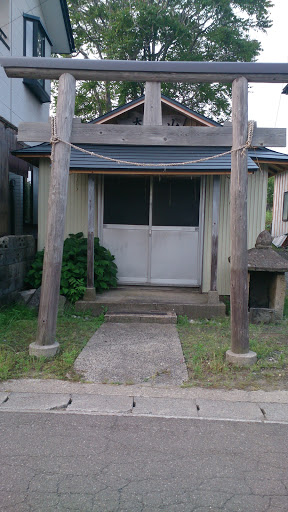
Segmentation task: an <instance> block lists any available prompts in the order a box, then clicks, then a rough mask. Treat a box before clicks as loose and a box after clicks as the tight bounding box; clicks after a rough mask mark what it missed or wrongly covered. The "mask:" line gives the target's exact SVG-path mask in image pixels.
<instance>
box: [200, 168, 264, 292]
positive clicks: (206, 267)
mask: <svg viewBox="0 0 288 512" xmlns="http://www.w3.org/2000/svg"><path fill="white" fill-rule="evenodd" d="M212 180H213V178H212V176H209V177H208V179H207V186H206V205H205V226H204V249H203V284H202V290H203V292H208V291H209V289H210V272H211V225H212V219H211V216H212V192H213V181H212ZM267 180H268V172H267V169H266V168H265V169H264V170H262V171H258V172H256V173H255V174H249V176H248V202H247V209H248V249H250V248H251V247H254V245H255V242H256V238H257V236H258V235H259V233H261V231H263V229H265V212H266V200H267ZM239 229H241V226H239ZM229 256H230V177H228V176H221V180H220V212H219V248H218V270H217V272H218V274H217V286H218V291H219V294H220V295H230V265H229V262H228V257H229Z"/></svg>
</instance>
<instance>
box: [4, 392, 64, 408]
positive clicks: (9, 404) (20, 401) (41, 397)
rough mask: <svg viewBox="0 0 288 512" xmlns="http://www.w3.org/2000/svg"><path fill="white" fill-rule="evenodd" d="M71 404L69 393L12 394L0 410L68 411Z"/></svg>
mask: <svg viewBox="0 0 288 512" xmlns="http://www.w3.org/2000/svg"><path fill="white" fill-rule="evenodd" d="M69 402H70V395H69V394H68V393H66V394H62V393H10V394H9V399H8V400H7V401H6V402H4V403H2V404H0V410H9V411H19V410H22V411H35V410H36V411H51V410H53V409H66V407H67V406H68V404H69Z"/></svg>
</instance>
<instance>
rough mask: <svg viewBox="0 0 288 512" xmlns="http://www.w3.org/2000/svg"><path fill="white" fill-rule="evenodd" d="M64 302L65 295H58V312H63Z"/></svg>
mask: <svg viewBox="0 0 288 512" xmlns="http://www.w3.org/2000/svg"><path fill="white" fill-rule="evenodd" d="M65 304H66V297H64V295H59V302H58V312H59V311H60V312H61V313H63V311H64V308H65Z"/></svg>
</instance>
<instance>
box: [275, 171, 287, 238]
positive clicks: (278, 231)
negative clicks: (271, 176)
mask: <svg viewBox="0 0 288 512" xmlns="http://www.w3.org/2000/svg"><path fill="white" fill-rule="evenodd" d="M284 192H288V172H283V173H282V174H279V176H275V184H274V197H273V223H272V236H273V237H276V236H281V235H285V234H286V233H288V222H283V220H282V216H283V200H284Z"/></svg>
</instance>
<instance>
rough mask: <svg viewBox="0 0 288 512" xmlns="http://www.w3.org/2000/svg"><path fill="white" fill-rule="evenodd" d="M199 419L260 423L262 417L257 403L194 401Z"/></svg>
mask: <svg viewBox="0 0 288 512" xmlns="http://www.w3.org/2000/svg"><path fill="white" fill-rule="evenodd" d="M196 403H197V406H198V408H199V410H198V415H199V417H200V418H219V419H231V420H255V421H257V420H258V421H262V420H264V416H263V414H262V412H261V409H260V407H259V405H258V404H257V403H250V402H226V401H224V400H215V401H212V400H202V399H200V400H199V399H197V400H196Z"/></svg>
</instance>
